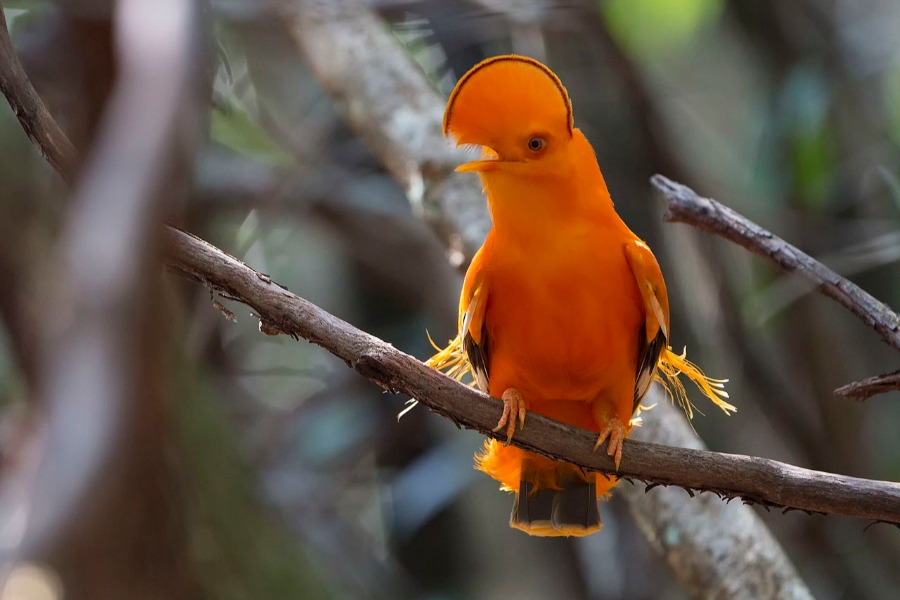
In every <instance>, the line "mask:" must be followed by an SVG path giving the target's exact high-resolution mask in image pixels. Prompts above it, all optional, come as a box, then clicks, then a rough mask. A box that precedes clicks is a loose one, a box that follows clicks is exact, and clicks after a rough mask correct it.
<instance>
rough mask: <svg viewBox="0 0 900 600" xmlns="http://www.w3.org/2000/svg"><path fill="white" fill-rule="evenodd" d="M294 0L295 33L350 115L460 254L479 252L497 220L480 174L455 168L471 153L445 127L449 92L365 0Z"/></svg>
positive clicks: (289, 16) (290, 17)
mask: <svg viewBox="0 0 900 600" xmlns="http://www.w3.org/2000/svg"><path fill="white" fill-rule="evenodd" d="M288 5H289V6H290V10H289V11H288V12H287V13H286V14H287V19H288V26H289V30H290V32H291V35H292V36H293V38H294V39H295V40H296V42H297V45H298V47H299V48H300V50H301V51H302V52H303V54H304V55H305V56H306V59H307V61H308V62H309V65H310V66H311V67H312V69H313V71H314V72H315V74H316V77H317V79H318V80H319V81H320V82H321V83H322V85H323V86H324V87H325V88H326V89H327V90H328V92H329V93H330V94H331V95H332V97H333V98H334V99H335V100H336V101H337V102H338V103H339V104H340V106H341V108H342V109H343V112H344V115H345V116H346V118H347V121H348V122H349V123H350V125H351V126H352V127H353V128H354V130H355V131H356V132H357V133H358V134H359V135H360V137H362V138H363V139H364V140H365V141H366V143H367V144H368V145H369V147H370V148H371V149H372V151H373V152H374V154H375V155H376V156H378V157H379V159H380V160H381V161H382V162H383V163H384V165H385V167H386V168H387V169H388V171H390V173H391V175H392V176H393V177H394V179H396V180H397V181H398V182H399V183H400V184H401V185H402V186H403V188H404V189H405V190H406V194H407V196H408V197H409V200H410V203H411V204H412V205H413V208H414V209H417V210H419V211H421V214H422V215H423V217H424V218H425V219H426V220H427V221H428V222H429V223H430V224H431V225H432V227H433V228H434V229H435V230H436V231H437V233H438V234H439V235H440V236H441V238H442V239H443V240H444V241H445V242H446V243H447V244H448V246H449V247H450V248H451V250H455V251H456V256H455V262H456V263H460V262H462V261H464V260H468V259H469V258H471V256H472V255H473V254H474V253H475V251H476V250H477V249H478V247H479V246H480V245H481V242H482V241H483V240H484V236H485V235H486V234H487V231H488V229H489V227H490V223H489V222H488V221H487V220H486V218H485V209H484V206H485V202H484V198H483V196H482V195H481V187H480V185H479V184H478V182H477V180H476V179H475V178H474V177H469V178H466V177H457V176H454V174H453V169H454V167H456V165H458V164H459V163H460V162H462V161H463V160H464V158H465V157H464V154H463V153H462V152H461V151H459V150H456V149H454V148H452V147H451V145H450V144H449V143H448V142H447V141H446V140H445V139H444V137H443V135H442V134H441V116H442V115H443V112H444V99H443V98H442V97H441V96H440V94H438V92H437V91H436V90H435V89H434V87H433V86H432V85H431V83H430V82H429V81H428V79H427V78H426V77H425V74H424V73H422V71H421V69H419V67H418V66H417V65H416V64H415V63H414V62H413V61H412V60H411V59H410V57H409V55H408V54H407V53H406V52H405V51H404V50H403V48H402V47H401V46H400V45H399V43H398V42H397V40H396V39H395V38H394V37H393V36H392V35H391V33H390V31H388V29H387V26H386V25H385V23H384V21H382V20H381V19H379V18H378V17H377V16H376V15H375V14H373V13H372V11H371V10H370V9H369V8H368V7H366V6H365V5H363V4H362V3H361V2H355V1H354V2H347V1H345V0H338V1H331V0H328V1H324V2H323V1H321V0H291V1H290V2H288Z"/></svg>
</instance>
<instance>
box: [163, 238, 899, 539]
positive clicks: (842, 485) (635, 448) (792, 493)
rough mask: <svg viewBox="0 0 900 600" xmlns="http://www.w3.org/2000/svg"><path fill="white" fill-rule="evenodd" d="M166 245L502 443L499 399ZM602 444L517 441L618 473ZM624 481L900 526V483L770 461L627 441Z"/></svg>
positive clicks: (193, 243)
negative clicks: (599, 446)
mask: <svg viewBox="0 0 900 600" xmlns="http://www.w3.org/2000/svg"><path fill="white" fill-rule="evenodd" d="M166 242H167V249H166V261H167V264H168V265H169V267H170V268H172V269H174V270H176V271H178V272H180V273H182V274H184V275H186V276H188V277H190V278H192V279H194V280H197V281H200V282H202V283H204V284H205V285H207V286H209V287H210V288H211V289H214V290H216V291H218V292H222V293H224V294H226V295H227V296H229V297H231V298H234V299H236V300H238V301H240V302H242V303H244V304H246V305H248V306H250V307H251V308H253V309H254V310H255V311H256V313H257V314H259V315H260V317H261V319H262V320H263V322H264V323H265V324H266V326H267V327H268V328H269V330H270V331H271V330H272V328H277V329H278V330H280V331H281V332H283V333H285V334H287V335H289V336H291V337H294V338H300V337H302V338H305V339H307V340H309V341H311V342H313V343H315V344H318V345H320V346H322V347H323V348H325V349H326V350H328V351H329V352H331V353H333V354H334V355H336V356H338V357H340V358H342V359H343V360H344V361H345V362H346V363H347V365H348V366H350V367H352V368H353V369H355V370H356V371H358V372H359V373H361V374H362V375H364V376H366V377H367V378H369V379H370V380H372V381H373V382H375V383H377V384H378V385H379V386H381V387H382V388H384V389H385V390H387V391H390V392H402V393H404V394H408V395H410V396H412V397H414V398H417V399H418V400H419V401H420V402H421V403H422V404H425V405H426V406H428V407H429V408H430V409H431V410H433V411H434V412H436V413H438V414H441V415H443V416H445V417H447V418H449V419H451V420H452V421H453V422H455V423H456V424H457V425H459V426H462V427H466V428H468V429H474V430H476V431H479V432H481V433H483V434H484V435H487V436H491V437H498V435H499V436H500V437H502V435H500V434H497V433H495V432H494V431H493V427H494V425H495V424H496V423H497V421H498V419H499V418H500V414H501V412H502V403H501V402H500V401H499V400H496V399H493V398H490V397H488V396H485V395H484V394H482V393H480V392H478V391H475V390H473V389H471V388H469V387H467V386H464V385H462V384H460V383H458V382H456V381H454V380H452V379H450V378H448V377H446V376H445V375H443V374H441V373H439V372H437V371H435V370H434V369H431V368H430V367H427V366H425V365H424V364H422V363H421V362H419V361H418V360H416V359H415V358H413V357H411V356H409V355H408V354H404V353H403V352H400V351H399V350H397V349H395V348H394V347H393V346H391V345H390V344H387V343H385V342H384V341H382V340H380V339H378V338H376V337H374V336H371V335H369V334H367V333H365V332H362V331H360V330H359V329H356V328H355V327H353V326H352V325H350V324H348V323H346V322H344V321H342V320H340V319H338V318H337V317H335V316H334V315H331V314H329V313H327V312H326V311H324V310H322V309H321V308H319V307H317V306H315V305H313V304H311V303H310V302H308V301H306V300H304V299H303V298H300V297H299V296H296V295H295V294H292V293H291V292H289V291H287V290H286V289H285V288H283V287H282V286H280V285H278V284H276V283H274V282H273V281H272V280H271V278H270V277H269V276H267V275H264V274H262V273H259V272H257V271H254V270H253V269H251V268H250V267H248V266H247V265H245V264H244V263H242V262H240V261H238V260H236V259H235V258H233V257H231V256H228V255H227V254H225V253H224V252H222V251H220V250H219V249H217V248H215V247H214V246H212V245H211V244H209V243H207V242H204V241H203V240H201V239H199V238H197V237H194V236H192V235H190V234H187V233H184V232H182V231H179V230H176V229H172V228H167V231H166ZM595 440H596V434H592V433H591V432H588V431H584V430H581V429H576V428H574V427H570V426H568V425H565V424H562V423H558V422H556V421H552V420H550V419H547V418H545V417H542V416H540V415H538V414H536V413H532V414H530V415H529V416H528V421H527V424H526V426H525V427H524V428H523V429H521V430H519V431H518V432H517V433H516V435H515V436H514V437H513V443H514V444H515V445H517V446H519V447H521V448H524V449H526V450H529V451H531V452H536V453H538V454H542V455H545V456H549V457H550V458H555V459H559V460H565V461H568V462H571V463H574V464H576V465H579V466H581V467H584V468H586V469H592V470H597V471H603V472H606V473H613V472H616V471H615V469H614V466H613V464H612V461H611V460H610V458H609V457H608V456H606V454H605V453H604V452H597V453H595V452H594V451H593V445H594V441H595ZM618 474H619V475H621V476H623V477H627V478H630V479H638V480H641V481H645V482H651V483H655V484H663V485H675V486H678V487H683V488H685V489H688V490H697V491H709V492H713V493H715V494H717V495H719V496H721V497H722V498H741V499H743V500H746V501H748V502H753V503H758V504H763V505H765V506H774V507H780V508H795V509H800V510H804V511H808V512H817V513H826V514H839V515H846V516H853V517H859V518H864V519H871V520H875V521H884V522H888V523H893V524H900V484H897V483H891V482H884V481H873V480H868V479H858V478H854V477H846V476H842V475H834V474H831V473H823V472H819V471H811V470H808V469H801V468H799V467H794V466H791V465H787V464H784V463H780V462H777V461H774V460H769V459H765V458H756V457H750V456H740V455H733V454H719V453H716V452H709V451H704V450H692V449H687V448H674V447H668V446H660V445H658V444H651V443H647V442H638V441H634V440H626V442H625V452H624V458H623V459H622V464H621V468H620V469H619V471H618Z"/></svg>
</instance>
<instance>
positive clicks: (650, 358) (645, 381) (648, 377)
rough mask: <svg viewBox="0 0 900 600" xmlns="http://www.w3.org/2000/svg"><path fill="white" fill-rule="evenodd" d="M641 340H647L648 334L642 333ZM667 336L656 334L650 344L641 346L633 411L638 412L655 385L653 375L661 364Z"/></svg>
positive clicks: (661, 333) (660, 332)
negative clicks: (660, 359) (661, 355)
mask: <svg viewBox="0 0 900 600" xmlns="http://www.w3.org/2000/svg"><path fill="white" fill-rule="evenodd" d="M641 339H642V340H645V339H647V336H646V333H645V332H644V331H641ZM666 341H667V340H666V336H665V334H663V332H662V330H660V331H659V333H657V334H656V337H655V338H653V339H652V340H650V343H649V344H648V343H644V344H641V348H640V349H639V350H638V370H637V377H636V378H635V380H634V407H633V408H632V411H634V410H637V407H638V404H640V403H641V400H643V399H644V396H645V395H646V394H647V392H648V391H649V390H650V384H651V383H653V373H654V371H655V370H656V365H657V363H658V362H659V355H660V354H661V353H662V351H663V349H664V348H665V347H666Z"/></svg>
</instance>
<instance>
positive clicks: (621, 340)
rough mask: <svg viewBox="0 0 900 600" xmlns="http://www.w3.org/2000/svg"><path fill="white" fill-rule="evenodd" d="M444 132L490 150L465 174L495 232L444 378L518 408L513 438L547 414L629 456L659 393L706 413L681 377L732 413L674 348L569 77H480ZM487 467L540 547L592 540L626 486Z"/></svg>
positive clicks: (567, 470)
mask: <svg viewBox="0 0 900 600" xmlns="http://www.w3.org/2000/svg"><path fill="white" fill-rule="evenodd" d="M444 134H445V135H447V136H452V137H453V138H455V140H456V143H457V145H462V144H468V145H477V146H480V147H481V148H482V150H483V152H482V160H476V161H473V162H469V163H466V164H464V165H461V166H460V167H459V168H458V169H457V170H458V171H467V172H475V173H478V174H479V175H480V176H481V179H482V181H483V183H484V189H485V192H486V194H487V200H488V206H489V208H490V211H491V218H492V220H493V229H492V230H491V231H490V233H489V234H488V236H487V239H486V240H485V242H484V245H483V246H482V247H481V249H480V250H479V251H478V253H477V254H476V255H475V257H474V258H473V260H472V263H471V265H470V266H469V270H468V272H467V273H466V278H465V283H464V285H463V290H462V296H461V298H460V303H459V335H458V336H457V337H456V339H454V340H452V341H451V342H450V344H449V345H448V346H447V347H446V348H444V349H443V350H439V352H438V353H437V354H436V355H435V356H434V357H432V359H431V360H430V361H429V364H431V365H433V366H435V367H437V368H439V369H444V370H446V371H447V372H448V374H450V375H451V376H454V377H457V378H461V377H462V376H464V375H465V374H466V373H467V372H471V373H472V374H473V376H474V379H475V381H476V382H477V385H478V386H479V387H480V388H481V389H482V390H485V391H487V392H488V393H490V394H491V395H492V396H496V397H499V398H502V399H503V403H504V411H503V417H502V419H501V420H500V423H498V425H497V430H502V429H504V428H505V431H506V434H507V437H508V438H511V437H512V435H513V433H514V431H515V428H516V427H517V426H518V427H523V426H524V425H525V415H526V414H527V412H528V411H535V412H537V413H540V414H542V415H545V416H547V417H550V418H553V419H557V420H559V421H563V422H565V423H569V424H571V425H575V426H577V427H581V428H584V429H588V430H591V431H595V432H597V434H598V436H597V445H596V447H595V449H596V448H599V447H600V446H601V444H602V443H603V442H604V441H608V445H607V452H608V453H609V455H610V456H613V457H615V461H616V465H617V466H618V464H619V461H620V460H621V457H622V441H623V440H624V438H625V436H627V435H628V433H629V431H630V430H631V427H632V426H633V422H632V417H633V415H634V414H635V411H636V410H637V409H638V407H639V405H640V402H641V399H642V398H643V397H644V395H645V394H646V393H647V390H648V389H649V388H650V384H651V383H652V382H653V381H654V380H657V381H660V382H661V383H663V384H664V385H666V386H667V389H668V390H669V392H670V395H671V396H672V397H673V398H675V399H676V400H677V401H678V402H679V403H680V404H681V405H682V406H683V407H684V408H685V410H686V411H687V412H688V414H691V412H692V411H691V404H690V402H689V401H688V399H687V395H686V393H685V389H684V386H683V385H682V383H681V381H680V380H679V374H683V375H685V376H686V377H687V378H688V379H690V380H691V381H693V382H694V383H695V384H697V386H698V387H699V388H700V390H701V391H702V392H703V394H705V395H706V396H707V397H708V398H709V399H710V400H712V401H713V402H714V403H715V404H716V405H717V406H719V407H720V408H721V409H722V410H724V411H725V412H726V413H728V412H730V411H734V410H735V408H734V407H733V406H732V405H731V404H729V403H728V402H726V401H725V398H727V397H728V394H727V393H726V392H725V391H724V381H723V380H715V379H710V378H707V377H706V376H705V375H704V374H703V373H702V372H701V371H700V369H698V368H697V367H696V366H695V365H694V364H692V363H690V362H689V361H688V360H687V359H686V357H685V355H684V354H681V355H679V354H676V353H674V352H673V351H672V350H671V348H670V347H669V345H668V340H669V300H668V296H667V294H666V284H665V281H664V279H663V276H662V273H661V272H660V269H659V265H658V264H657V262H656V258H655V257H654V256H653V253H652V252H651V251H650V248H649V247H648V246H647V245H646V244H645V243H644V242H643V241H641V239H640V238H638V236H636V235H635V234H634V233H633V232H632V231H631V230H630V229H629V228H628V227H627V226H626V225H625V223H623V222H622V220H621V219H620V218H619V215H618V214H616V211H615V209H614V208H613V203H612V199H611V198H610V196H609V192H608V191H607V189H606V183H605V182H604V180H603V175H602V174H601V173H600V167H599V166H598V165H597V160H596V157H595V156H594V151H593V149H592V148H591V145H590V144H589V143H588V141H587V139H586V138H585V136H584V135H583V134H582V133H581V131H579V130H578V129H576V128H575V127H574V121H573V116H572V103H571V101H570V100H569V95H568V93H567V92H566V89H565V88H564V87H563V84H562V83H561V82H560V80H559V78H558V77H557V76H556V75H555V74H554V73H553V72H552V71H551V70H550V69H549V68H547V67H546V66H544V65H543V64H541V63H539V62H538V61H536V60H533V59H531V58H526V57H523V56H512V55H511V56H498V57H495V58H491V59H488V60H486V61H484V62H482V63H480V64H478V65H476V66H475V67H473V68H472V69H471V70H470V71H469V72H468V73H466V74H465V75H464V76H463V77H462V79H460V80H459V83H457V84H456V88H455V89H454V90H453V93H452V94H451V95H450V100H449V101H448V102H447V109H446V112H445V113H444ZM476 466H477V468H478V469H480V470H482V471H484V472H485V473H487V474H488V475H490V476H491V477H493V478H495V479H497V480H498V481H499V482H500V483H501V484H502V488H503V489H505V490H509V491H511V492H515V493H516V502H515V505H514V507H513V511H512V516H511V520H510V524H511V525H512V526H513V527H516V528H519V529H522V530H523V531H526V532H527V533H530V534H532V535H543V536H558V535H563V536H567V535H586V534H589V533H592V532H595V531H599V530H600V528H601V526H602V524H601V520H600V512H599V508H598V502H597V501H598V499H599V498H601V497H603V496H605V495H606V494H607V493H608V491H609V489H610V488H612V487H613V486H614V485H615V484H616V482H617V480H616V479H615V478H607V477H606V476H603V475H597V474H596V473H589V472H584V471H582V470H581V469H579V468H578V467H575V466H573V465H570V464H568V463H564V462H559V461H553V460H550V459H547V458H545V457H542V456H536V455H533V454H530V453H527V452H525V451H523V450H521V449H519V448H516V447H514V446H511V445H508V444H503V443H500V442H497V441H495V440H489V441H488V442H487V443H486V444H485V447H484V449H483V451H482V452H481V453H480V454H479V455H478V456H477V457H476Z"/></svg>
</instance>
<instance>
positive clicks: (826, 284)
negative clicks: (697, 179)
mask: <svg viewBox="0 0 900 600" xmlns="http://www.w3.org/2000/svg"><path fill="white" fill-rule="evenodd" d="M652 182H653V185H654V186H656V188H657V189H658V190H659V191H660V192H662V194H663V196H665V198H666V200H667V201H668V212H667V213H666V220H667V221H670V222H673V223H687V224H689V225H693V226H695V227H698V228H700V229H703V230H704V231H708V232H710V233H715V234H717V235H720V236H722V237H724V238H725V239H727V240H730V241H732V242H734V243H736V244H738V245H740V246H743V247H744V248H746V249H747V250H749V251H750V252H753V253H754V254H758V255H760V256H763V257H765V258H768V259H770V260H771V261H772V262H774V263H775V264H776V265H777V266H778V267H779V268H780V269H782V270H783V271H785V272H787V273H794V274H796V275H799V276H801V277H804V278H806V279H807V280H809V281H811V282H813V283H814V284H815V285H816V290H817V291H818V292H819V293H821V294H823V295H825V296H828V297H829V298H831V299H832V300H834V301H835V302H837V303H838V304H840V305H841V306H843V307H844V308H846V309H847V310H849V311H850V312H851V313H853V314H854V315H856V317H857V318H859V319H860V320H861V321H862V322H863V323H865V324H866V325H868V326H869V327H871V328H872V329H874V330H875V332H876V333H878V335H880V336H881V339H882V340H884V342H885V343H887V344H888V345H889V346H891V347H893V348H894V349H896V350H900V317H898V316H897V313H895V312H894V311H892V310H891V309H890V308H889V307H888V306H886V305H885V304H884V303H883V302H881V301H879V300H878V299H876V298H874V297H873V296H872V295H871V294H869V293H868V292H866V291H865V290H863V289H862V288H860V287H859V286H857V285H856V284H855V283H853V282H851V281H850V280H848V279H846V278H845V277H841V276H840V275H838V274H837V273H835V272H834V271H832V270H831V269H829V268H828V267H826V266H825V265H823V264H822V263H820V262H819V261H817V260H816V259H814V258H813V257H811V256H810V255H808V254H806V253H805V252H803V251H802V250H799V249H797V248H795V247H794V246H792V245H791V244H789V243H787V242H786V241H784V240H783V239H781V238H780V237H778V236H777V235H775V234H773V233H772V232H770V231H768V230H766V229H764V228H763V227H760V226H759V225H757V224H756V223H754V222H752V221H750V220H748V219H746V218H745V217H743V216H741V215H740V214H738V213H737V212H735V211H734V210H732V209H730V208H728V207H727V206H724V205H722V204H719V203H718V202H716V201H715V200H712V199H710V198H704V197H702V196H699V195H698V194H697V193H696V192H695V191H694V190H692V189H691V188H689V187H687V186H686V185H682V184H680V183H676V182H674V181H672V180H671V179H667V178H666V177H663V176H662V175H654V176H653V179H652ZM862 383H863V382H860V384H862ZM866 383H867V384H871V383H872V382H871V380H866ZM878 383H879V384H878V385H874V386H873V385H866V386H864V387H863V388H857V387H853V386H854V385H858V384H851V385H848V386H844V387H842V388H839V389H840V391H837V392H836V393H838V394H839V395H842V396H855V395H856V394H853V393H848V392H849V391H853V390H862V389H865V390H866V392H869V391H871V392H872V393H868V394H867V395H869V396H871V395H873V394H875V393H881V392H885V391H890V390H893V389H897V387H896V386H897V381H896V379H892V380H888V381H881V382H878ZM848 388H849V390H848Z"/></svg>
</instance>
